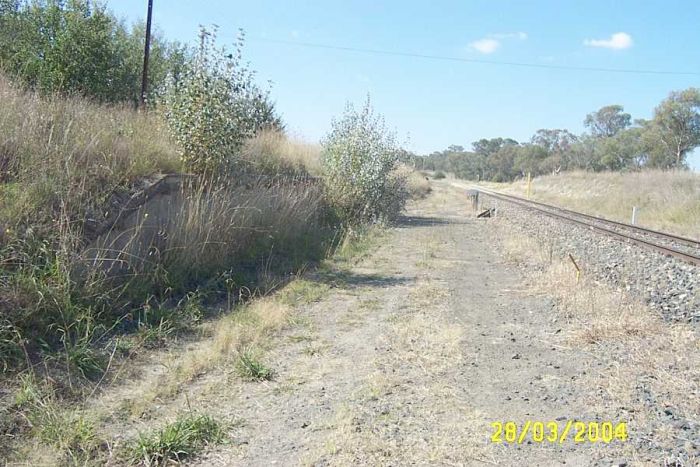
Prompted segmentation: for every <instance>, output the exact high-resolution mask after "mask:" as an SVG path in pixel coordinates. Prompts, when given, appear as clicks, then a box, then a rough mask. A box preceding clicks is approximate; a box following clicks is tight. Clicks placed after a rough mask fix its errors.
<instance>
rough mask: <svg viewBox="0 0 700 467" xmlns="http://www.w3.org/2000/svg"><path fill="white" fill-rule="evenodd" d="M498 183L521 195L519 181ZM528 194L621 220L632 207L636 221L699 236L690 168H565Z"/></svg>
mask: <svg viewBox="0 0 700 467" xmlns="http://www.w3.org/2000/svg"><path fill="white" fill-rule="evenodd" d="M499 187H500V188H501V189H505V190H506V191H509V192H513V193H516V194H519V195H524V194H525V182H522V181H519V182H514V183H512V184H504V185H499ZM532 196H533V199H536V200H540V201H544V202H549V203H553V204H557V205H561V206H565V207H568V208H570V209H575V210H580V211H582V212H586V213H589V214H593V215H600V216H603V217H608V218H611V219H615V220H619V221H624V222H629V221H630V219H631V214H632V207H633V206H637V207H638V208H640V210H639V213H638V216H637V223H638V224H639V225H642V226H645V227H650V228H655V229H660V230H665V231H669V232H675V233H678V234H681V235H687V236H690V237H693V238H698V239H700V175H698V174H697V173H694V172H689V171H682V170H675V171H674V170H671V171H663V170H643V171H641V172H603V173H591V172H584V171H574V172H565V173H562V174H559V175H548V176H544V177H537V178H535V179H534V181H533V183H532Z"/></svg>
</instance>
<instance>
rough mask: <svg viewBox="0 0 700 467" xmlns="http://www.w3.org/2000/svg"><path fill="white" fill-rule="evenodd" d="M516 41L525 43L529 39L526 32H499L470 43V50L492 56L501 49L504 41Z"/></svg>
mask: <svg viewBox="0 0 700 467" xmlns="http://www.w3.org/2000/svg"><path fill="white" fill-rule="evenodd" d="M511 39H516V40H520V41H524V40H525V39H527V33H525V32H497V33H494V34H489V35H487V36H486V37H484V38H482V39H478V40H475V41H473V42H470V43H469V48H470V49H472V50H476V51H477V52H480V53H482V54H484V55H488V54H492V53H494V52H495V51H496V50H498V49H499V48H500V47H501V44H502V42H503V41H507V40H511Z"/></svg>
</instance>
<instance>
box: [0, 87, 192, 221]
mask: <svg viewBox="0 0 700 467" xmlns="http://www.w3.org/2000/svg"><path fill="white" fill-rule="evenodd" d="M166 135H167V132H166V131H164V128H163V125H162V123H161V121H160V119H158V118H157V117H156V116H154V115H152V114H149V113H139V112H136V111H134V110H133V109H131V108H128V107H126V106H99V105H96V104H93V103H91V102H89V101H86V100H84V99H79V98H68V99H66V98H59V97H55V98H43V97H39V96H38V95H36V94H33V93H28V92H23V91H20V90H18V89H16V88H15V87H13V86H12V85H11V84H10V82H9V81H8V80H7V79H6V78H5V77H3V76H1V75H0V195H1V196H0V224H2V223H4V224H5V225H4V227H5V229H0V230H6V229H8V228H9V229H14V228H17V227H19V226H24V227H26V226H27V225H31V226H32V228H33V229H34V230H36V229H37V228H39V227H44V228H45V229H48V230H49V231H50V229H53V228H55V225H54V224H53V222H54V221H55V219H57V218H58V216H57V213H58V212H60V211H61V210H62V211H63V212H65V213H67V214H69V217H70V221H71V222H72V223H76V224H77V226H79V225H81V224H82V221H83V220H84V218H85V217H86V215H87V216H95V215H97V216H99V213H100V211H96V212H93V211H95V210H96V209H97V208H98V206H99V205H100V203H101V202H104V201H105V199H104V198H105V197H106V196H107V195H108V194H109V193H111V192H112V191H113V190H115V189H117V188H119V187H128V186H129V185H130V184H131V183H133V182H135V181H136V179H137V178H138V177H142V176H145V175H151V174H153V173H159V172H172V171H175V170H177V169H178V168H179V162H178V156H177V152H176V150H175V148H174V146H173V145H172V143H171V142H170V140H169V138H168V137H167V136H166ZM98 219H99V217H98ZM42 224H43V225H42Z"/></svg>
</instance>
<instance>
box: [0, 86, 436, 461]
mask: <svg viewBox="0 0 700 467" xmlns="http://www.w3.org/2000/svg"><path fill="white" fill-rule="evenodd" d="M0 135H1V136H0V370H1V371H2V373H0V385H1V386H2V389H3V394H4V395H3V397H2V398H1V400H0V419H1V420H2V423H0V436H1V440H0V445H2V446H3V448H2V449H0V458H4V457H7V458H10V459H14V460H18V461H22V459H26V456H27V455H30V454H31V455H36V454H37V453H39V455H40V457H41V455H46V456H47V457H46V458H45V459H54V461H55V462H57V463H82V462H85V461H88V460H90V459H92V460H93V461H96V460H97V459H104V455H105V450H109V451H110V452H111V449H112V447H113V446H111V445H110V443H109V442H108V441H105V439H104V438H102V437H101V436H100V433H99V425H100V423H101V421H102V420H103V418H101V417H109V416H111V415H110V414H106V415H105V414H104V413H103V414H102V415H100V414H97V413H95V411H94V410H91V409H90V408H89V407H85V406H84V401H86V400H89V399H90V398H91V397H93V396H95V395H96V394H99V393H101V392H103V391H105V390H107V389H110V388H111V387H113V386H114V385H115V384H117V385H118V384H119V383H120V381H122V380H123V379H124V378H125V377H127V378H128V376H129V375H130V374H131V373H132V372H131V370H130V369H129V367H130V365H131V364H130V363H129V362H134V364H135V362H136V361H139V357H141V356H145V355H148V353H150V352H151V351H150V350H149V349H154V348H162V347H164V346H167V345H170V343H171V342H175V341H177V340H178V339H179V338H184V339H200V338H203V337H204V338H208V339H209V340H207V341H206V342H203V343H202V344H201V345H200V346H199V348H198V350H197V351H195V352H190V353H188V354H187V355H186V358H183V359H182V360H181V361H179V362H178V364H177V368H174V369H173V371H172V372H169V373H168V374H166V375H162V377H159V378H156V379H154V380H148V381H145V384H146V386H145V387H144V388H142V391H139V393H138V394H137V396H136V398H135V399H136V406H134V407H131V409H130V412H132V413H134V414H137V415H136V416H137V417H140V416H142V415H143V413H144V411H147V410H148V409H149V407H148V406H149V402H152V401H153V400H154V399H155V398H162V397H168V396H172V395H173V394H176V393H177V391H178V390H179V388H180V387H181V386H182V385H183V384H186V383H187V382H188V381H190V380H192V379H193V378H196V377H197V375H198V374H200V373H201V372H202V371H204V370H205V369H206V368H209V367H211V366H212V365H217V364H220V363H222V362H226V363H227V364H231V365H233V366H234V367H235V368H236V369H237V371H238V372H239V374H240V376H241V377H243V378H248V379H253V380H264V379H266V378H269V377H272V375H273V374H274V372H273V370H272V369H270V368H268V367H267V366H266V365H265V364H264V363H263V360H262V356H263V355H264V351H265V348H266V345H267V344H266V341H267V337H268V336H269V335H270V334H271V333H274V332H275V331H276V330H277V329H279V328H280V327H282V326H285V325H286V324H287V322H288V320H289V309H290V306H292V305H294V304H295V302H296V301H297V300H298V299H297V298H294V297H302V299H303V300H308V299H309V296H311V297H313V296H314V294H317V293H318V290H319V287H317V285H316V284H309V283H307V282H306V281H305V280H304V279H302V278H300V276H298V275H296V274H297V273H298V272H299V271H303V270H304V269H305V268H306V267H307V265H309V264H313V263H317V262H319V261H320V260H322V259H323V258H324V257H327V256H328V255H329V254H331V253H333V252H334V251H336V252H337V251H340V254H341V257H342V256H343V255H346V256H347V255H352V254H353V252H354V251H355V250H356V249H357V248H358V244H357V242H356V241H348V239H345V238H344V231H343V229H342V228H341V225H340V223H339V222H338V220H337V218H335V216H334V213H333V210H332V209H331V207H330V206H329V205H328V202H327V201H326V197H325V193H324V188H323V186H322V184H321V183H319V181H318V180H317V179H316V177H317V176H318V175H319V174H320V162H319V154H320V147H318V146H316V145H310V144H306V143H303V142H299V141H294V140H292V139H289V138H287V137H285V136H283V135H280V134H276V133H271V132H263V133H261V134H259V135H258V136H257V137H256V138H254V139H251V140H249V141H247V142H246V143H245V145H244V147H243V148H242V149H241V153H240V155H239V160H240V161H242V166H241V165H239V166H240V167H244V168H245V173H246V176H245V177H237V176H234V175H219V177H218V179H217V180H204V181H202V180H197V181H195V182H193V183H184V184H183V186H182V187H181V189H180V191H179V193H176V199H177V200H178V201H177V202H176V203H174V204H173V205H172V206H174V208H173V207H172V206H171V207H170V208H169V209H170V210H169V211H167V213H168V215H167V216H165V217H166V221H165V222H161V224H158V225H157V229H155V230H157V235H155V236H154V235H151V237H149V236H148V235H149V233H148V230H149V228H151V230H153V228H152V226H149V225H148V222H149V221H148V219H147V216H146V215H145V214H143V213H142V214H139V215H140V217H139V216H138V215H137V216H136V218H135V219H136V220H135V221H133V222H131V223H129V224H128V225H129V228H128V229H127V230H125V231H124V232H119V235H117V236H116V238H117V239H118V241H116V240H115V241H114V242H111V243H100V242H97V243H96V240H99V238H100V237H99V235H98V233H99V232H101V231H104V225H103V224H104V223H105V222H106V221H105V220H106V219H111V218H113V214H114V211H119V210H120V208H121V207H123V204H124V202H125V201H126V200H128V199H129V198H130V196H131V195H133V194H134V193H137V192H138V191H139V190H140V189H142V188H143V186H144V185H145V184H147V182H148V181H149V180H153V179H154V177H156V176H157V175H158V174H162V173H178V172H181V171H182V167H181V164H180V159H179V156H178V151H177V148H176V147H175V146H174V144H173V143H172V141H171V140H170V139H169V138H168V136H167V131H166V129H165V128H164V125H163V123H162V121H161V120H160V118H159V116H158V115H157V114H154V113H139V112H135V111H133V110H132V109H130V108H128V107H120V106H98V105H95V104H93V103H91V102H89V101H86V100H83V99H79V98H58V97H54V98H45V97H39V96H37V95H35V94H32V93H27V92H23V91H20V90H18V89H16V88H15V87H13V86H12V85H11V84H10V83H9V82H8V81H7V80H5V79H4V78H2V77H0ZM401 170H404V171H407V169H405V168H402V169H401ZM407 175H408V179H409V183H408V187H409V191H410V193H411V195H412V196H421V195H423V194H425V192H426V191H427V190H428V189H429V188H428V187H427V183H426V182H425V180H424V179H423V178H422V177H420V176H418V175H417V174H415V173H408V174H407ZM360 230H361V229H360ZM107 231H109V229H107ZM354 231H355V232H357V229H354ZM144 239H145V240H144ZM144 242H145V243H144ZM140 243H144V244H143V245H139V244H140ZM87 247H89V248H90V249H91V253H90V254H89V255H87V256H86V254H85V251H86V248H87ZM359 248H360V249H361V248H362V246H361V245H360V246H359ZM88 259H92V260H88ZM95 259H97V260H95ZM115 271H116V272H118V273H115ZM290 273H292V275H291V276H290ZM294 278H296V279H294ZM290 279H293V280H292V281H291V283H289V285H288V286H287V287H285V288H284V290H283V291H282V293H281V294H277V296H276V298H267V299H263V300H259V301H257V302H255V303H254V304H252V305H250V304H249V303H250V301H249V300H247V299H249V298H252V297H256V296H260V295H266V294H268V293H269V292H271V291H273V290H275V289H278V288H280V286H282V285H283V284H285V283H287V282H289V281H290ZM321 289H322V287H321ZM290 297H291V298H290ZM303 297H305V298H303ZM229 311H235V313H230V314H229V313H227V312H229ZM220 313H223V315H222V316H221V317H216V315H218V314H220ZM207 317H209V318H210V319H204V318H207ZM131 366H133V365H131ZM120 407H122V409H123V406H120ZM119 410H121V409H119ZM154 426H162V424H159V423H155V424H154ZM222 430H223V428H221V429H220V427H218V425H217V421H215V420H214V421H212V420H210V419H208V418H206V415H199V414H185V415H183V417H181V419H178V420H176V421H174V422H173V424H172V425H168V426H165V427H163V428H162V430H160V431H157V432H154V433H153V434H144V435H143V436H141V437H139V438H138V439H136V440H134V441H133V443H131V444H130V445H129V446H120V447H119V448H120V449H122V451H120V453H119V455H118V457H119V458H120V459H122V460H124V461H127V460H128V459H129V458H131V459H132V460H133V461H134V462H137V461H139V460H141V461H144V462H146V463H148V462H155V463H158V462H163V461H166V460H167V459H173V458H178V457H181V456H185V455H187V454H191V453H193V452H194V451H196V450H197V449H199V448H201V446H203V445H205V444H206V442H208V441H212V442H214V441H219V440H220V439H221V438H222ZM210 435H211V436H210ZM202 436H203V437H204V438H211V439H208V440H207V439H200V437H202ZM112 454H113V453H112ZM111 457H112V455H111V454H110V458H111Z"/></svg>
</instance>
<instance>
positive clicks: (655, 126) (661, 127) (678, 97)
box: [645, 88, 700, 167]
mask: <svg viewBox="0 0 700 467" xmlns="http://www.w3.org/2000/svg"><path fill="white" fill-rule="evenodd" d="M645 133H646V134H645V140H646V141H647V143H648V144H650V145H651V147H652V153H653V156H652V159H651V161H650V162H651V164H652V165H655V166H658V167H683V166H685V158H686V156H687V154H688V153H689V152H690V151H692V150H693V149H695V148H696V147H698V146H700V89H698V88H688V89H686V90H684V91H674V92H672V93H671V94H670V95H669V97H668V98H666V99H665V100H663V101H662V102H661V104H659V106H658V107H656V109H655V110H654V118H653V119H652V121H651V122H649V123H648V124H647V125H646V126H645ZM655 141H658V142H660V143H661V148H659V147H658V145H657V144H655Z"/></svg>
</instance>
